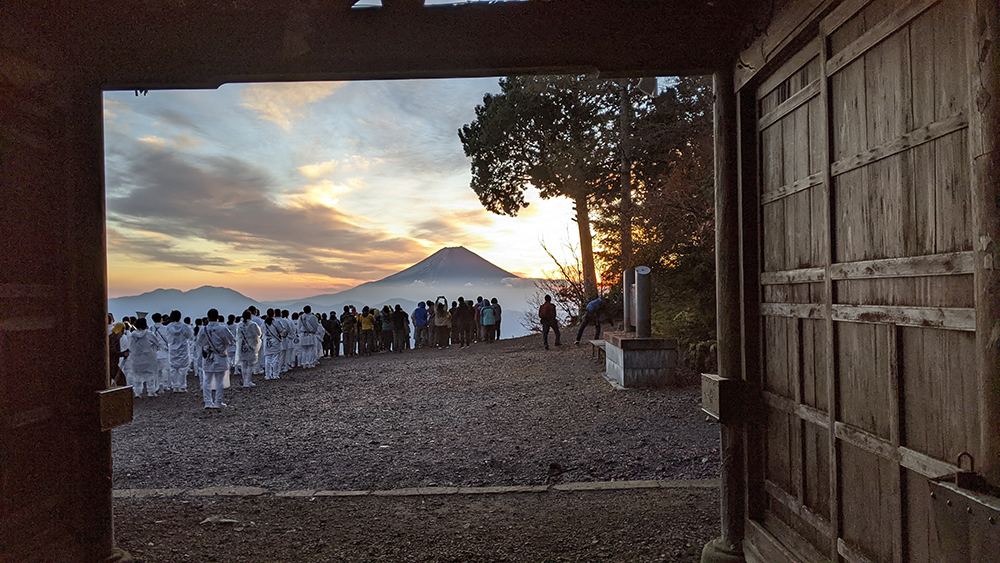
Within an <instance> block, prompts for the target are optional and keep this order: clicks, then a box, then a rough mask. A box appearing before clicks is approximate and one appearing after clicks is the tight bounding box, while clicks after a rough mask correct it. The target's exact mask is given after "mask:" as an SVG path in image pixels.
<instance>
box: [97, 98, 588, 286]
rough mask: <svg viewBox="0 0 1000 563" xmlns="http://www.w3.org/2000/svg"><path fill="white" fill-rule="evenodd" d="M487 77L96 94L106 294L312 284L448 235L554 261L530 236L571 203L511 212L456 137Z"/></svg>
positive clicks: (413, 257)
mask: <svg viewBox="0 0 1000 563" xmlns="http://www.w3.org/2000/svg"><path fill="white" fill-rule="evenodd" d="M496 88H497V84H496V80H495V79H469V80H431V81H383V82H347V83H290V84H252V85H247V84H234V85H226V86H223V87H221V88H219V89H218V90H215V91H191V90H183V91H153V92H150V93H149V94H148V96H141V97H136V96H134V94H133V93H132V92H127V93H126V92H107V93H105V178H106V182H107V212H108V251H109V280H110V283H111V292H112V294H117V295H121V294H125V293H126V292H137V291H145V290H150V289H155V287H145V286H143V284H149V283H157V284H159V285H158V286H159V287H180V288H182V289H183V288H187V287H197V286H198V285H204V284H206V283H212V284H214V285H227V286H229V287H233V288H234V289H238V290H241V291H244V292H245V293H246V292H247V291H248V289H247V288H248V287H251V289H250V290H249V292H250V293H249V294H253V295H254V296H258V297H261V298H270V297H277V296H281V297H295V296H305V295H311V294H315V293H319V292H322V291H332V290H340V289H346V288H348V287H351V286H353V285H357V284H359V283H363V282H365V281H370V280H374V279H379V278H382V277H385V276H387V275H390V274H392V273H395V272H396V271H398V270H400V269H403V268H406V267H408V266H410V265H412V264H414V263H415V262H418V261H419V260H421V259H423V258H425V257H426V256H428V255H430V254H432V253H433V252H435V251H436V250H438V249H439V248H441V247H442V246H454V245H464V246H467V247H469V248H470V249H472V250H474V251H475V252H477V253H479V254H480V255H482V256H484V257H485V258H487V259H488V260H491V261H493V262H495V263H496V264H497V265H499V266H501V267H503V268H505V269H507V270H510V271H515V272H518V273H527V274H528V275H537V274H538V273H539V272H540V271H541V270H542V269H544V268H549V267H550V266H549V259H548V257H547V256H545V254H544V252H543V251H542V250H541V248H540V247H539V246H538V241H539V239H540V238H541V237H543V236H546V233H549V232H551V233H554V236H555V238H559V237H560V236H561V234H562V233H564V232H566V228H565V225H569V224H571V221H572V212H571V206H570V204H569V203H568V202H558V201H554V200H551V201H545V202H536V203H533V204H532V207H531V208H530V210H531V211H530V212H529V213H526V214H525V215H524V217H522V218H517V219H511V218H507V217H498V216H495V215H492V214H490V213H488V212H486V211H484V210H483V209H482V207H481V205H480V204H479V202H478V200H477V198H476V196H475V194H474V193H473V192H472V190H471V189H470V188H469V180H470V173H469V164H468V162H467V160H466V158H465V156H464V154H463V151H462V147H461V143H460V141H459V140H458V136H457V130H458V129H459V128H460V127H461V126H462V125H463V124H464V123H466V122H468V121H470V120H471V119H473V118H474V107H475V105H476V104H477V103H479V102H480V101H481V100H482V96H483V94H484V93H485V92H486V91H492V90H496ZM551 246H558V244H555V245H551ZM268 288H274V289H273V290H272V289H268ZM254 292H256V293H254Z"/></svg>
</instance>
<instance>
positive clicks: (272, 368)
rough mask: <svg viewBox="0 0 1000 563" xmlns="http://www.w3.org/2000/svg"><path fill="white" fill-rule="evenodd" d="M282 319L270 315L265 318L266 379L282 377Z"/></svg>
mask: <svg viewBox="0 0 1000 563" xmlns="http://www.w3.org/2000/svg"><path fill="white" fill-rule="evenodd" d="M280 325H281V321H280V320H277V319H275V318H274V317H273V316H271V315H268V316H267V317H266V318H265V319H264V350H266V356H265V357H264V379H279V378H280V377H281V360H282V356H283V355H284V354H283V351H282V348H281V331H280Z"/></svg>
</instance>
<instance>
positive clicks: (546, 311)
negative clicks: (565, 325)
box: [538, 295, 562, 350]
mask: <svg viewBox="0 0 1000 563" xmlns="http://www.w3.org/2000/svg"><path fill="white" fill-rule="evenodd" d="M538 319H539V320H540V321H541V323H542V344H543V345H544V346H545V349H546V350H548V349H549V330H550V329H551V330H552V331H554V332H555V333H556V346H562V343H561V342H559V321H558V319H556V306H555V305H553V304H552V296H551V295H546V296H545V303H542V306H541V307H539V308H538Z"/></svg>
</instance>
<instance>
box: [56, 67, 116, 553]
mask: <svg viewBox="0 0 1000 563" xmlns="http://www.w3.org/2000/svg"><path fill="white" fill-rule="evenodd" d="M68 94H69V100H70V104H69V105H68V107H67V109H68V115H67V117H68V121H69V123H67V124H66V128H65V131H66V135H67V143H66V144H67V151H66V154H64V155H62V156H63V158H65V159H66V168H65V173H66V179H65V182H67V184H68V185H67V189H66V192H67V194H68V196H69V198H70V205H71V207H72V213H71V214H70V217H68V218H67V219H66V221H67V228H68V229H69V236H68V237H67V238H68V242H69V244H68V245H67V246H66V247H61V248H58V249H53V251H54V252H56V253H58V254H59V255H61V257H62V259H63V260H64V261H65V263H66V267H67V270H68V271H69V272H70V276H69V279H68V280H67V281H68V286H67V293H66V297H65V310H64V311H65V315H66V320H67V322H68V323H69V325H70V326H72V327H73V332H74V335H73V337H72V339H70V340H69V341H68V342H66V343H64V347H63V350H62V353H66V354H71V356H72V365H73V367H74V369H73V370H72V371H71V372H70V373H69V374H67V375H68V377H69V378H70V380H71V381H72V382H73V385H72V387H71V389H70V393H71V394H70V395H69V396H68V397H67V398H66V404H67V408H68V409H69V410H70V412H72V413H73V414H72V419H73V423H72V426H73V431H74V433H75V434H76V437H77V438H76V439H77V440H78V442H77V447H78V448H79V450H80V451H79V452H78V454H79V457H78V459H79V461H78V467H77V469H76V471H75V473H76V474H77V475H78V477H77V479H76V480H75V481H76V482H74V483H72V487H71V488H70V489H69V490H68V494H67V497H68V498H67V500H68V501H69V502H70V503H71V504H72V505H73V506H80V507H85V510H81V511H80V512H82V513H81V514H78V515H77V514H74V519H76V523H75V528H76V531H77V533H78V536H79V537H80V539H81V543H83V546H84V548H85V550H86V553H87V555H88V557H89V558H90V559H91V560H93V561H106V560H109V559H117V558H118V557H117V556H113V551H114V532H113V525H112V504H111V471H112V467H111V432H110V431H102V430H101V424H100V410H99V403H98V400H97V396H96V393H97V392H98V391H101V390H103V389H107V388H108V385H109V377H108V346H107V311H108V309H107V295H108V292H107V255H106V248H107V242H106V229H105V215H104V207H105V205H104V131H103V125H104V100H103V92H102V90H101V88H100V86H99V85H98V84H96V83H90V82H85V81H82V80H78V81H76V82H74V83H73V84H71V85H70V87H69V88H68Z"/></svg>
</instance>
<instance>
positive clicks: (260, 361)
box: [250, 315, 267, 375]
mask: <svg viewBox="0 0 1000 563" xmlns="http://www.w3.org/2000/svg"><path fill="white" fill-rule="evenodd" d="M250 320H251V321H253V323H254V324H255V325H257V328H259V329H260V334H261V338H262V340H261V344H260V346H261V348H260V353H259V354H258V355H257V363H255V364H254V366H253V373H254V375H256V374H259V373H264V355H265V354H267V345H266V344H265V343H264V341H263V336H264V319H262V318H260V317H259V316H257V315H254V316H252V317H250Z"/></svg>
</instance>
